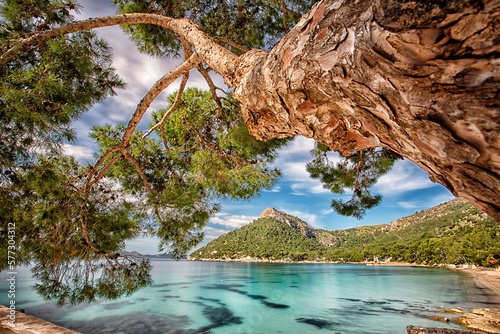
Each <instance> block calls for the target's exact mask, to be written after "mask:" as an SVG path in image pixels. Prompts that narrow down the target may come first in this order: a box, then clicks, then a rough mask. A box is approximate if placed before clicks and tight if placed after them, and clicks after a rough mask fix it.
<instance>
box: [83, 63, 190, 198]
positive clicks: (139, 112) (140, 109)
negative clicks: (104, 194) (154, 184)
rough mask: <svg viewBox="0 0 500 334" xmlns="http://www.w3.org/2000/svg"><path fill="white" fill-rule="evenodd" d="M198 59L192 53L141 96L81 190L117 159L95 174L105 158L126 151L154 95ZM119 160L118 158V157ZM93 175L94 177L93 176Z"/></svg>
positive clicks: (98, 178)
mask: <svg viewBox="0 0 500 334" xmlns="http://www.w3.org/2000/svg"><path fill="white" fill-rule="evenodd" d="M199 61H200V59H199V57H198V55H197V54H196V53H193V54H192V55H191V56H190V57H189V58H188V59H187V60H185V61H184V62H183V63H182V64H181V65H179V66H177V67H176V68H175V69H173V70H172V71H170V72H168V73H167V74H165V75H164V76H163V77H162V78H161V79H159V80H158V81H157V82H156V83H155V84H154V85H153V87H151V89H150V90H149V91H148V92H147V94H146V95H145V96H144V97H143V98H142V100H141V102H140V103H139V104H138V105H137V108H136V110H135V112H134V115H133V116H132V118H131V119H130V121H129V123H128V126H127V129H126V130H125V133H124V134H123V137H122V141H121V142H120V143H119V144H117V145H115V146H113V147H112V148H111V149H109V150H108V152H106V153H105V154H104V155H103V156H102V157H101V158H100V159H99V161H98V162H97V163H96V164H95V166H94V167H93V168H92V170H91V172H90V173H89V175H88V177H87V182H86V183H85V185H84V187H83V188H82V192H87V191H88V190H89V189H90V187H91V186H92V185H93V184H94V183H96V182H97V181H99V180H100V179H101V178H102V177H104V175H105V173H106V171H107V170H108V169H109V168H110V167H111V166H112V165H113V164H114V163H115V162H116V161H117V160H116V161H113V160H115V158H116V157H115V158H114V159H113V160H112V161H113V164H111V165H110V163H108V165H107V166H106V167H105V168H104V169H103V171H101V172H100V173H99V174H98V175H97V176H95V174H96V173H97V169H98V168H99V166H100V165H102V164H103V163H104V161H105V160H106V158H108V157H109V156H110V155H111V154H112V153H113V152H116V151H121V152H122V154H123V153H124V152H125V151H126V149H127V147H128V145H129V143H130V139H131V138H132V135H133V133H134V131H135V129H136V128H137V125H138V124H139V122H140V120H141V119H142V117H143V116H144V114H145V113H146V110H147V109H148V108H149V106H150V105H151V103H152V102H153V101H154V100H155V99H156V97H157V96H158V95H159V94H160V93H161V92H162V91H163V90H165V88H167V87H168V86H169V85H170V84H171V83H172V82H174V81H175V80H177V79H178V78H179V77H180V76H181V75H183V74H185V73H187V72H189V71H190V70H191V69H192V68H194V67H196V66H197V65H198V63H199ZM118 160H119V159H118ZM94 176H95V177H94Z"/></svg>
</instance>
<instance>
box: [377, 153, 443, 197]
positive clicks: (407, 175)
mask: <svg viewBox="0 0 500 334" xmlns="http://www.w3.org/2000/svg"><path fill="white" fill-rule="evenodd" d="M433 186H435V184H434V183H433V182H432V181H431V180H429V177H428V175H427V173H426V172H425V171H423V170H422V169H420V168H419V167H417V166H416V165H414V164H413V163H412V162H410V161H409V160H403V161H397V162H396V163H395V164H394V166H393V167H392V169H391V171H390V172H389V173H387V174H385V175H383V176H381V177H380V178H379V180H378V181H377V183H376V184H375V186H374V190H375V192H377V193H381V194H382V195H384V196H398V195H401V194H402V193H405V192H409V191H413V190H419V189H426V188H430V187H433Z"/></svg>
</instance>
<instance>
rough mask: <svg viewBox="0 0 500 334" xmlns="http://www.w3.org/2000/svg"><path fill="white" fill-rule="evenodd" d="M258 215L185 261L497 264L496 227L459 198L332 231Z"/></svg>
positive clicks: (276, 214) (279, 215)
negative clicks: (381, 221)
mask: <svg viewBox="0 0 500 334" xmlns="http://www.w3.org/2000/svg"><path fill="white" fill-rule="evenodd" d="M268 210H271V211H268ZM264 213H266V214H265V215H264ZM264 213H263V215H264V216H265V217H264V218H259V219H257V220H255V221H253V222H252V223H250V224H248V225H246V226H243V227H241V228H239V229H237V230H234V231H232V232H229V233H227V234H225V235H223V236H220V237H219V238H217V239H215V240H212V241H211V242H209V243H208V245H207V246H205V247H203V248H201V249H198V250H197V251H195V252H194V253H193V254H191V256H190V257H191V258H192V259H214V260H216V259H217V260H238V259H245V258H248V257H250V258H252V259H261V260H277V261H279V260H285V261H304V260H308V261H348V262H362V261H402V262H410V263H420V264H475V265H480V266H498V263H499V260H500V226H499V225H498V224H497V223H496V222H495V221H494V220H492V219H490V218H488V217H487V216H486V215H484V214H482V213H480V212H479V211H478V210H477V209H476V208H474V207H473V206H472V205H471V204H469V203H467V202H466V201H464V200H462V199H456V200H453V201H450V202H447V203H444V204H441V205H439V206H437V207H434V208H431V209H429V210H425V211H421V212H419V213H416V214H414V215H412V216H409V217H405V218H402V219H399V220H396V221H394V222H392V223H390V224H386V225H377V226H363V227H357V228H351V229H346V230H337V231H326V230H315V229H313V228H312V227H310V226H308V225H307V224H306V223H305V222H303V221H301V220H300V219H298V218H296V217H293V216H290V215H287V214H285V213H283V212H280V211H276V210H272V209H267V210H266V211H265V212H264ZM261 217H262V215H261ZM305 225H307V226H305Z"/></svg>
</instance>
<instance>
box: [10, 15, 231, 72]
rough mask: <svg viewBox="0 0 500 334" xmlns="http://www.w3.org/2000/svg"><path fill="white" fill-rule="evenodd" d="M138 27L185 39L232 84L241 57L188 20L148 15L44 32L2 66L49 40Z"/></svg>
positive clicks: (97, 20) (99, 20)
mask: <svg viewBox="0 0 500 334" xmlns="http://www.w3.org/2000/svg"><path fill="white" fill-rule="evenodd" d="M137 23H149V24H155V25H159V26H162V27H165V28H167V29H170V30H171V31H172V32H174V33H175V34H176V35H178V36H182V37H183V38H185V39H186V40H187V41H188V42H189V44H191V45H192V46H193V47H194V50H195V52H196V53H197V54H198V55H199V56H200V58H201V59H202V60H203V61H204V62H206V63H207V64H208V65H209V66H210V67H212V68H213V69H215V70H216V71H217V72H218V73H219V74H220V75H222V76H223V77H224V78H225V79H226V80H228V81H231V79H232V77H233V75H234V73H235V70H236V67H237V65H238V64H237V60H238V56H236V55H235V54H234V53H232V52H231V51H229V50H228V49H226V48H224V47H223V46H221V45H219V44H217V43H216V42H215V40H214V39H213V38H211V37H210V36H208V35H207V34H205V33H204V32H203V31H202V30H201V28H200V27H199V26H198V25H197V24H195V23H194V22H192V21H190V20H188V19H183V18H181V19H172V18H170V17H166V16H162V15H158V14H148V13H132V14H120V15H113V16H104V17H100V18H91V19H88V20H83V21H76V22H72V23H69V24H65V25H63V26H60V27H58V28H54V29H51V30H46V31H41V32H39V33H37V34H35V35H33V36H30V37H28V38H25V39H23V40H22V41H20V42H19V43H17V44H16V45H14V46H13V47H12V48H10V49H9V50H8V51H6V52H4V53H3V54H2V55H1V56H0V66H2V65H5V64H6V63H7V62H8V61H9V60H11V59H14V58H15V57H16V56H17V55H18V54H19V53H20V52H22V51H25V50H27V49H29V48H30V47H31V46H34V45H37V44H39V43H42V42H43V41H46V40H47V39H51V38H55V37H58V36H61V35H65V34H70V33H75V32H79V31H84V30H91V29H95V28H102V27H109V26H115V25H122V24H137Z"/></svg>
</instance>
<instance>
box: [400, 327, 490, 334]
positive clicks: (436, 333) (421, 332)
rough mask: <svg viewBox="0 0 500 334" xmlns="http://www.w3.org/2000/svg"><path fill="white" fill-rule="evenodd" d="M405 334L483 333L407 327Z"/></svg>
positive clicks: (479, 333)
mask: <svg viewBox="0 0 500 334" xmlns="http://www.w3.org/2000/svg"><path fill="white" fill-rule="evenodd" d="M406 333H407V334H482V333H484V332H472V331H462V330H458V329H449V328H430V327H418V326H407V327H406Z"/></svg>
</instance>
